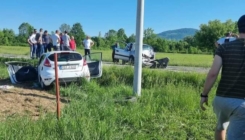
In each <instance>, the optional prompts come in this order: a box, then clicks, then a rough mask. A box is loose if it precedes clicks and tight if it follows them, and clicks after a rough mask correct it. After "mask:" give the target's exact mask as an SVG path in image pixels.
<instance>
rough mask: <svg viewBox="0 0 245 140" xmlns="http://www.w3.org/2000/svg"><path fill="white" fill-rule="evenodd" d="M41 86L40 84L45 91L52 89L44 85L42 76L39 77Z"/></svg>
mask: <svg viewBox="0 0 245 140" xmlns="http://www.w3.org/2000/svg"><path fill="white" fill-rule="evenodd" d="M39 84H40V86H41V88H42V89H44V90H48V89H50V86H46V85H45V84H44V83H43V80H42V78H41V76H39Z"/></svg>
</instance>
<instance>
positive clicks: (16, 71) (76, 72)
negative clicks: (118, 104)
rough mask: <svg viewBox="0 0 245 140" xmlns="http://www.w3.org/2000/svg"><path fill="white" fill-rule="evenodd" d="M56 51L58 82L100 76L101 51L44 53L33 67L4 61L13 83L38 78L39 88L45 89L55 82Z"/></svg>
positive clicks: (23, 63)
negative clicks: (89, 52)
mask: <svg viewBox="0 0 245 140" xmlns="http://www.w3.org/2000/svg"><path fill="white" fill-rule="evenodd" d="M55 53H57V65H58V78H59V82H60V83H70V82H76V81H78V80H79V79H80V78H85V79H87V80H90V78H98V77H101V76H102V53H101V52H99V53H91V54H90V55H87V56H84V57H83V56H82V55H81V54H80V53H78V52H74V51H52V52H48V53H44V54H43V55H42V56H41V57H40V59H39V61H38V64H37V67H33V66H31V65H29V64H28V63H25V62H6V63H5V64H6V65H7V69H8V73H9V76H10V80H11V82H12V83H13V84H16V83H21V82H25V81H31V80H38V82H39V83H40V86H41V88H43V89H47V88H48V87H50V86H51V84H52V83H54V82H55V65H54V54H55Z"/></svg>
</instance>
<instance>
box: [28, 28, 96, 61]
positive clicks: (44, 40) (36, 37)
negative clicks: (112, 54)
mask: <svg viewBox="0 0 245 140" xmlns="http://www.w3.org/2000/svg"><path fill="white" fill-rule="evenodd" d="M27 42H28V43H29V45H30V58H32V59H34V58H40V56H41V55H42V54H43V53H46V52H50V51H76V49H77V46H76V41H75V39H74V36H71V37H70V36H69V35H68V32H67V31H64V32H63V33H62V32H60V31H59V30H56V31H55V33H54V34H52V35H50V34H49V33H48V31H47V30H45V31H44V32H43V29H42V28H41V29H40V30H39V32H37V30H36V29H34V30H33V32H32V34H31V35H30V36H29V38H28V39H27ZM82 45H83V46H84V53H85V55H87V54H90V48H91V47H92V46H93V45H94V42H93V41H92V40H91V39H90V37H89V36H87V37H86V39H84V40H83V41H82Z"/></svg>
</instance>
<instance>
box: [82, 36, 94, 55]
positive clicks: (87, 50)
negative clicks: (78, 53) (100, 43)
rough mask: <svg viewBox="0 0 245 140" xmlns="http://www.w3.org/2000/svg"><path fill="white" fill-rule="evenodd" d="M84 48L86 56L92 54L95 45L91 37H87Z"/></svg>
mask: <svg viewBox="0 0 245 140" xmlns="http://www.w3.org/2000/svg"><path fill="white" fill-rule="evenodd" d="M82 44H83V46H84V55H89V54H90V49H91V47H92V46H93V45H94V42H93V41H92V40H91V39H90V37H89V36H87V37H86V39H85V40H83V43H82Z"/></svg>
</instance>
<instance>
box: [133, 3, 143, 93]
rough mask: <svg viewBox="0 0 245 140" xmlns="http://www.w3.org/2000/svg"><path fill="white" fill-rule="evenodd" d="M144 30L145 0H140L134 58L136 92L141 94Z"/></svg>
mask: <svg viewBox="0 0 245 140" xmlns="http://www.w3.org/2000/svg"><path fill="white" fill-rule="evenodd" d="M143 32H144V0H138V3H137V20H136V48H135V58H134V59H135V60H134V89H133V90H134V91H133V92H134V94H136V95H137V96H141V76H142V46H143Z"/></svg>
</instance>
